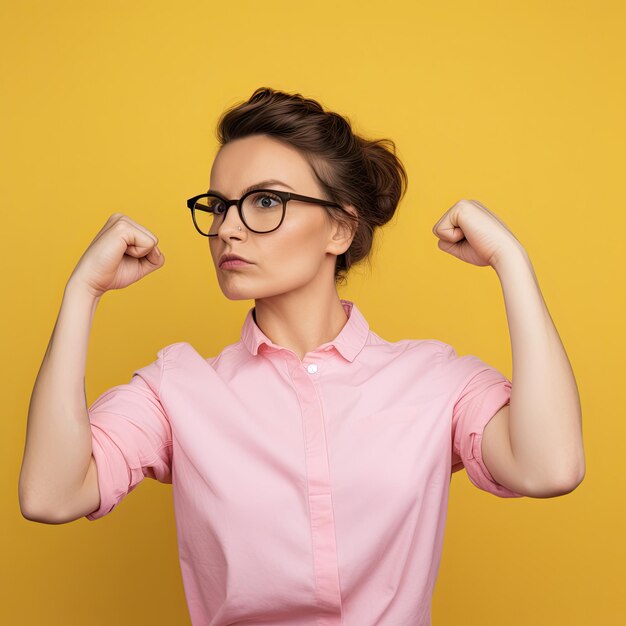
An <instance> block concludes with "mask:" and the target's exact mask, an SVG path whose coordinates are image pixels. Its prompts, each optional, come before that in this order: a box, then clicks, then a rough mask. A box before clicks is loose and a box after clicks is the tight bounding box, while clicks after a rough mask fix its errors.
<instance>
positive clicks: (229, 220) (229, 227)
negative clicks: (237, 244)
mask: <svg viewBox="0 0 626 626" xmlns="http://www.w3.org/2000/svg"><path fill="white" fill-rule="evenodd" d="M233 214H234V217H233ZM240 226H241V229H239V227H240ZM245 227H246V225H245V224H244V223H243V222H242V221H241V217H239V211H238V210H237V206H236V205H234V204H232V205H231V206H229V207H228V208H227V209H226V213H225V214H224V216H223V217H222V223H221V224H220V225H219V227H218V229H217V232H218V235H219V236H220V237H221V236H226V237H228V236H230V235H231V234H239V233H242V232H243V230H244V229H245Z"/></svg>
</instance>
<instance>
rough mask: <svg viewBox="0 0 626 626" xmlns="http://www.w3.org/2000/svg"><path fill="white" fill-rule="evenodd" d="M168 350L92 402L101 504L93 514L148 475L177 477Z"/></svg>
mask: <svg viewBox="0 0 626 626" xmlns="http://www.w3.org/2000/svg"><path fill="white" fill-rule="evenodd" d="M167 350H168V348H167V347H166V348H163V349H162V350H160V351H159V352H158V354H157V357H158V358H157V360H156V361H154V362H152V363H150V364H149V365H147V366H145V367H142V368H140V369H138V370H135V371H134V372H133V374H132V377H131V379H130V382H128V383H125V384H121V385H117V386H116V387H112V388H111V389H108V390H107V391H105V392H104V393H103V394H102V395H100V396H99V397H98V398H97V399H96V400H95V401H94V402H93V403H92V404H91V406H90V407H89V410H88V412H89V421H90V423H91V434H92V439H91V444H92V453H93V456H94V459H95V462H96V466H97V472H98V486H99V489H100V506H99V507H98V509H96V510H95V511H93V512H92V513H89V514H88V515H86V516H85V517H86V518H87V519H88V520H91V521H93V520H96V519H99V518H100V517H103V516H104V515H106V514H107V513H110V512H111V511H112V510H113V509H114V508H115V507H116V506H117V505H118V504H119V503H120V501H121V500H122V499H123V498H124V497H125V496H126V495H127V494H128V493H130V492H131V491H132V490H133V489H135V487H137V485H138V484H139V483H140V482H141V481H142V480H143V479H144V478H145V477H147V478H153V479H155V480H158V481H159V482H162V483H171V482H172V430H171V426H170V422H169V419H168V416H167V414H166V412H165V410H164V408H163V405H162V403H161V399H160V395H159V394H160V388H161V381H162V377H163V369H164V361H165V357H166V352H167Z"/></svg>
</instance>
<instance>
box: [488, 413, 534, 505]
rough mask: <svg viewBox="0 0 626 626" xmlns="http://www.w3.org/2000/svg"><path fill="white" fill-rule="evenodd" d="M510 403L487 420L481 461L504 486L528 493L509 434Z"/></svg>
mask: <svg viewBox="0 0 626 626" xmlns="http://www.w3.org/2000/svg"><path fill="white" fill-rule="evenodd" d="M509 416H510V405H509V404H505V405H504V406H503V407H502V408H500V409H499V410H498V411H497V412H496V413H495V414H494V416H493V417H492V418H491V419H490V420H489V422H487V424H486V426H485V428H484V431H483V435H482V441H481V453H482V457H483V462H484V463H485V465H486V466H487V469H488V470H489V472H490V473H491V475H492V476H493V478H494V479H495V480H496V481H497V482H498V483H500V484H501V485H503V486H504V487H506V488H508V489H511V490H512V491H516V492H517V493H522V494H524V495H531V494H530V493H529V489H528V485H527V484H526V480H525V477H524V476H523V475H522V473H521V472H520V471H519V469H518V468H517V466H516V464H515V459H514V457H513V451H512V449H511V439H510V436H509Z"/></svg>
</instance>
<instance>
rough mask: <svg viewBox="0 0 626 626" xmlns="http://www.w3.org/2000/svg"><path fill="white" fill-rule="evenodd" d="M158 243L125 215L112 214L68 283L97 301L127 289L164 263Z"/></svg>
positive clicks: (149, 233)
mask: <svg viewBox="0 0 626 626" xmlns="http://www.w3.org/2000/svg"><path fill="white" fill-rule="evenodd" d="M158 242H159V240H158V239H157V237H156V236H155V235H153V234H152V233H151V232H150V231H149V230H148V229H147V228H145V227H144V226H141V225H140V224H137V222H134V221H133V220H132V219H130V217H128V216H127V215H124V214H123V213H113V215H111V217H109V219H108V220H107V221H106V223H105V225H104V226H103V227H102V229H101V230H100V232H99V233H98V234H97V235H96V236H95V237H94V239H93V241H92V242H91V244H89V247H88V248H87V250H85V252H84V253H83V255H82V256H81V258H80V260H79V261H78V264H77V265H76V267H75V268H74V271H73V272H72V275H71V276H70V282H71V284H73V285H74V284H80V285H82V287H84V288H86V289H87V290H88V291H89V292H90V293H91V294H92V295H93V296H94V297H96V298H100V297H101V296H102V295H103V294H104V293H105V292H106V291H109V290H111V289H123V288H124V287H128V285H131V284H132V283H135V282H137V281H138V280H141V279H142V278H143V277H144V276H145V275H146V274H150V272H153V271H154V270H156V269H159V268H160V267H161V266H162V265H163V264H164V263H165V257H164V256H163V254H162V253H161V252H160V251H159V249H158V247H157V244H158Z"/></svg>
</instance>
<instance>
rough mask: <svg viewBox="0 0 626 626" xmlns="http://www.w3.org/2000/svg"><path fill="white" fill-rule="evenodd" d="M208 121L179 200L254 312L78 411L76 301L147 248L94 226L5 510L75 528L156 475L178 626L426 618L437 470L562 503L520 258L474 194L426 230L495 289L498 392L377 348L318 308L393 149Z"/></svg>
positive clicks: (247, 116) (558, 350)
mask: <svg viewBox="0 0 626 626" xmlns="http://www.w3.org/2000/svg"><path fill="white" fill-rule="evenodd" d="M218 130H219V133H218V137H219V141H220V144H221V148H220V150H219V152H218V154H217V156H216V159H215V161H214V164H213V167H212V171H211V189H210V190H209V192H207V193H203V194H200V195H198V196H195V197H193V198H191V199H190V200H189V202H188V205H189V208H190V209H191V216H192V219H193V224H194V226H195V228H196V230H197V232H198V233H199V234H200V235H203V236H206V237H207V238H208V243H209V246H210V251H211V255H212V258H213V261H214V263H215V267H216V272H217V277H218V281H219V285H220V288H221V289H222V291H223V293H224V294H225V295H226V297H227V298H229V299H231V300H241V299H254V307H252V308H251V309H250V310H249V312H248V314H247V316H246V318H245V320H244V322H243V327H242V332H241V338H240V340H239V341H238V342H236V343H234V344H231V345H228V346H226V347H225V348H224V349H223V350H222V351H221V352H220V354H219V355H217V356H214V357H210V358H205V357H203V356H201V355H200V354H199V353H198V352H197V351H196V350H195V349H194V348H193V347H192V346H191V345H190V344H189V343H187V342H179V343H174V344H171V345H169V346H166V347H164V348H163V349H161V350H160V351H159V352H158V358H157V360H156V361H154V362H153V363H151V364H149V365H147V366H145V367H142V368H140V369H138V370H136V371H135V372H134V373H133V376H132V378H131V380H130V382H129V383H127V384H122V385H118V386H117V387H113V388H112V389H109V390H108V391H106V392H105V393H103V394H102V395H101V396H100V397H99V398H98V399H97V400H96V401H95V402H94V403H93V404H92V405H91V407H89V409H87V407H86V403H85V399H84V391H83V383H82V381H83V376H84V365H85V359H86V351H87V340H88V334H89V329H90V324H91V320H92V317H93V314H94V311H95V307H96V305H97V303H98V301H99V299H100V298H101V297H102V295H103V294H104V293H105V292H106V291H109V290H112V289H120V288H123V287H126V286H128V285H129V284H131V283H133V282H135V281H137V280H139V279H140V278H142V277H143V276H145V275H146V274H148V273H150V272H152V271H154V270H156V269H158V268H160V267H161V266H162V265H163V263H164V257H163V254H162V253H161V252H160V251H159V249H158V246H157V243H158V239H157V237H156V236H155V235H154V234H153V233H151V232H150V231H149V230H147V229H146V228H144V227H143V226H141V225H139V224H137V223H135V222H134V221H133V220H131V219H130V218H129V217H128V216H125V215H123V214H119V213H116V214H114V215H112V216H111V217H110V218H109V220H108V222H107V223H106V224H105V226H104V228H103V229H102V230H101V231H100V233H99V234H98V235H97V236H96V238H95V239H94V241H93V242H92V244H91V246H90V247H89V249H88V250H87V251H86V253H85V254H84V255H83V257H82V258H81V260H80V261H79V263H78V265H77V267H76V269H75V270H74V272H73V274H72V276H71V278H70V280H69V282H68V286H67V288H66V291H65V295H64V302H63V305H62V308H61V313H60V316H59V320H58V321H57V326H56V327H55V332H54V334H53V337H52V339H51V343H50V345H49V346H48V351H47V353H46V356H45V358H44V364H43V365H42V369H41V371H40V374H39V376H38V380H37V383H36V385H35V389H34V391H33V399H32V402H31V411H30V413H29V435H28V441H27V447H26V451H25V457H24V463H23V468H22V473H21V476H20V501H21V504H22V510H23V512H24V515H25V516H27V517H28V518H29V519H33V520H36V521H44V522H49V523H61V522H66V521H70V520H72V519H77V518H78V517H81V516H86V517H87V519H89V520H96V519H99V518H100V517H102V516H104V515H106V514H108V513H110V512H111V511H112V510H113V509H114V508H115V507H116V506H117V505H118V504H119V503H120V501H121V500H122V499H123V498H124V497H125V496H126V495H127V494H128V493H129V492H130V491H132V490H133V489H134V488H135V487H136V486H137V485H138V484H139V483H140V482H141V480H143V478H144V477H146V476H147V477H150V478H153V479H157V480H159V481H161V482H163V483H173V495H174V505H175V514H176V520H177V534H178V544H179V555H180V563H181V568H182V575H183V581H184V585H185V593H186V597H187V601H188V605H189V610H190V615H191V619H192V622H193V624H194V626H202V625H210V626H218V625H226V624H239V623H241V624H243V623H245V624H259V625H260V624H289V625H296V624H302V625H305V624H324V625H335V624H337V625H339V624H344V625H354V626H368V625H372V626H373V625H374V624H376V625H379V626H380V625H384V626H404V625H409V624H410V625H421V624H430V607H431V596H432V592H433V589H434V585H435V580H436V577H437V572H438V568H439V562H440V555H441V549H442V542H443V532H444V526H445V518H446V509H447V499H448V491H449V485H450V477H451V473H452V472H455V471H458V470H460V469H462V468H463V467H464V468H465V469H466V471H467V474H468V476H469V478H470V480H471V481H472V483H473V484H475V485H476V486H477V487H479V488H480V489H483V490H485V491H488V492H490V493H492V494H495V495H497V496H500V497H522V496H524V495H528V496H533V497H549V496H552V495H558V494H561V493H566V492H567V491H571V490H572V489H573V488H574V487H575V486H576V485H577V484H578V483H579V482H580V481H581V480H582V475H583V474H584V458H583V455H582V442H581V438H580V415H579V413H578V410H579V405H578V395H577V392H576V388H575V383H574V381H573V376H572V374H571V371H570V370H569V369H568V367H569V366H568V363H567V357H566V355H565V353H564V351H563V350H562V346H561V344H560V342H559V341H558V335H557V334H556V331H555V329H554V327H553V326H552V324H551V322H550V320H549V315H547V312H546V310H545V308H543V309H542V308H541V307H542V306H543V303H542V300H541V298H540V296H539V292H538V287H537V285H536V282H535V280H534V278H533V274H532V270H531V266H530V264H529V261H528V259H527V256H526V255H525V254H524V253H523V248H522V247H521V244H520V243H519V241H517V239H516V238H515V237H514V236H513V235H512V234H511V233H510V231H508V229H507V228H506V227H505V226H504V224H503V223H502V222H501V221H500V220H499V219H497V218H496V217H495V216H494V215H493V214H492V213H491V212H489V211H488V210H487V209H486V208H485V207H483V206H482V205H480V204H479V203H477V202H474V201H465V200H463V201H460V202H459V203H457V204H455V205H454V207H452V208H451V209H450V210H449V211H448V212H447V213H446V214H445V215H444V216H443V217H442V219H441V220H440V221H439V222H438V223H437V225H436V226H435V228H434V232H435V234H436V235H437V236H438V237H439V238H440V243H439V245H440V247H442V249H444V250H446V251H448V252H450V253H451V254H454V255H455V256H458V257H459V258H461V259H463V260H465V261H467V262H469V263H473V264H476V265H492V266H493V267H494V269H496V271H497V272H498V275H499V276H500V278H501V280H502V281H503V287H504V291H505V300H506V304H507V313H508V314H509V317H510V318H511V319H510V324H511V330H512V340H513V350H514V355H515V357H514V358H515V363H514V364H515V367H516V368H519V372H518V370H517V369H516V386H515V389H516V393H515V394H512V383H511V382H510V381H509V380H508V379H507V378H506V377H505V376H503V375H502V374H501V373H500V372H498V371H497V370H495V369H494V368H492V367H490V366H489V365H487V364H486V363H484V362H483V361H481V360H480V359H478V358H477V357H475V356H471V355H468V356H462V357H458V356H457V354H456V352H455V350H454V348H452V347H451V346H449V345H447V344H445V343H443V342H441V341H438V340H435V339H423V340H412V339H405V340H401V341H397V342H388V341H386V340H384V339H382V338H381V337H380V336H378V335H377V334H376V333H375V332H373V331H372V330H371V329H370V328H369V325H368V322H367V321H366V319H365V317H364V316H363V314H362V313H361V312H360V311H359V309H358V308H357V306H356V304H355V303H354V302H352V301H349V300H345V299H341V298H339V296H338V293H337V285H338V284H339V283H340V282H342V281H343V280H345V275H346V273H347V272H348V270H349V269H350V267H351V266H352V265H353V264H355V263H358V262H360V261H363V260H366V259H368V255H369V253H370V250H371V246H372V242H373V237H374V234H375V232H376V229H377V228H379V227H380V226H382V225H383V224H385V223H387V222H388V221H389V220H390V219H391V218H392V216H393V215H394V212H395V210H396V208H397V206H398V203H399V201H400V199H401V197H402V196H403V194H404V191H405V189H406V173H405V170H404V168H403V166H402V164H401V162H400V161H399V159H398V158H397V156H396V155H395V150H393V151H392V150H390V147H391V148H394V147H395V146H394V144H393V142H391V141H388V140H381V141H368V140H366V139H363V138H361V137H358V136H356V135H355V134H354V133H353V132H352V130H351V126H350V124H349V122H348V121H347V120H346V119H345V118H343V117H341V116H340V115H338V114H335V113H332V112H326V111H324V109H323V108H322V107H321V105H319V104H318V103H317V102H315V101H313V100H309V99H305V98H303V97H302V96H301V95H299V94H295V95H290V94H286V93H283V92H280V91H275V90H272V89H258V90H256V91H255V92H254V93H253V94H252V96H251V97H250V99H249V100H248V101H247V102H244V103H242V104H240V105H237V106H235V107H233V108H232V109H231V110H229V111H227V112H226V113H225V114H224V115H223V116H222V118H221V120H220V124H219V129H218ZM234 257H238V259H239V260H238V261H237V260H233V258H234ZM392 304H395V303H392ZM546 372H550V376H549V377H548V378H546V377H545V376H544V374H545V373H546ZM518 376H519V386H518V379H517V377H518ZM546 380H548V381H549V385H548V382H546ZM518 389H519V391H518ZM513 396H516V400H515V403H514V402H512V401H511V400H512V398H513ZM68 399H71V401H72V402H71V403H70V404H68ZM509 403H510V404H509ZM44 405H45V407H46V408H45V413H46V415H45V418H44V417H43V412H44ZM557 409H558V410H557ZM509 411H510V414H509ZM488 424H489V429H487V428H486V427H487V425H488ZM566 443H567V444H571V445H565V444H566ZM513 452H515V455H514V454H513ZM531 461H532V462H531ZM488 466H489V469H488ZM51 467H53V468H54V469H55V472H49V471H47V472H46V471H44V468H46V469H48V470H49V468H51ZM36 494H38V495H36ZM46 498H47V500H46ZM60 501H61V502H65V506H64V507H63V508H62V510H59V507H58V502H60Z"/></svg>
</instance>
